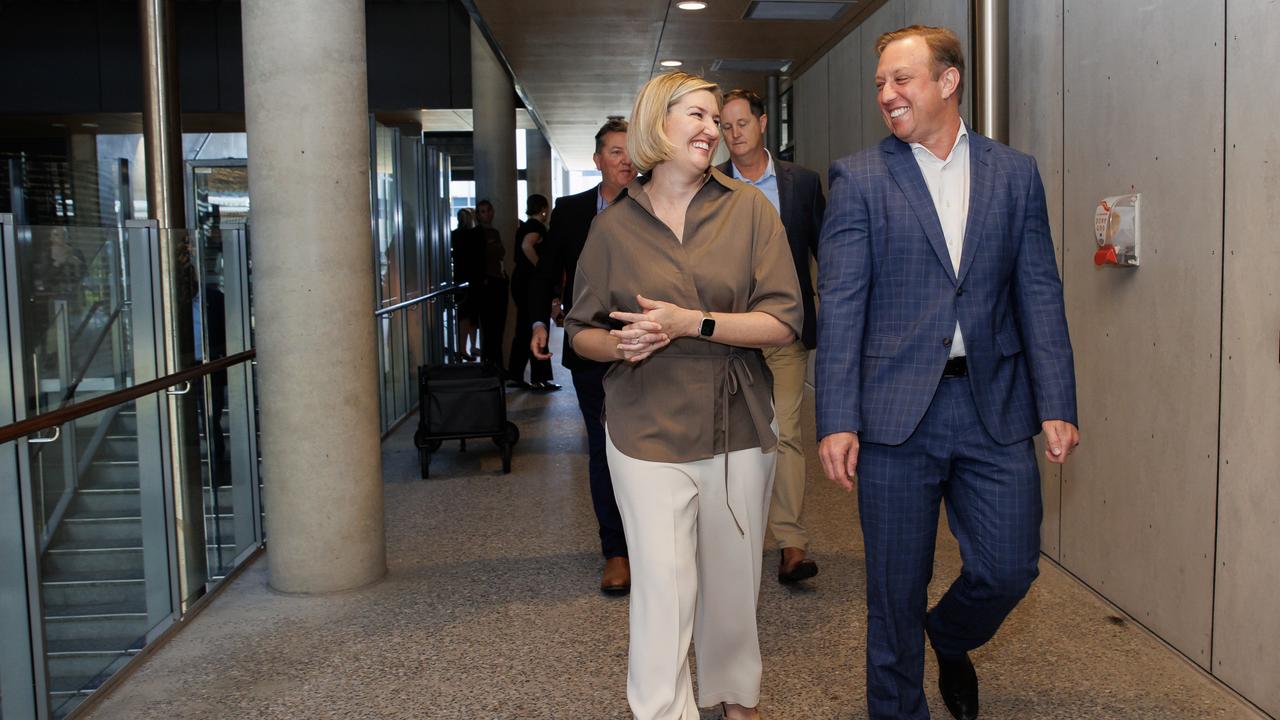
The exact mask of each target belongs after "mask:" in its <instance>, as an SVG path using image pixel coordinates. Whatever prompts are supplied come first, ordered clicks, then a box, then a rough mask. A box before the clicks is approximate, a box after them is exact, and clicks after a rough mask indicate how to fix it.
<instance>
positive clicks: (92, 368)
mask: <svg viewBox="0 0 1280 720" xmlns="http://www.w3.org/2000/svg"><path fill="white" fill-rule="evenodd" d="M0 239H2V240H3V242H2V243H0V250H2V251H3V252H0V279H2V280H3V293H0V319H2V320H3V322H4V323H5V327H4V328H3V331H0V345H2V348H0V349H2V352H0V365H2V367H0V375H7V376H9V377H10V378H11V379H12V382H11V384H10V385H9V388H8V392H7V394H5V395H4V397H3V398H0V400H2V402H0V426H6V433H8V434H7V435H6V438H7V439H6V440H4V441H0V633H3V636H4V637H5V638H6V642H4V643H0V645H3V649H2V650H0V673H3V677H0V686H3V687H4V689H5V694H4V695H3V696H0V708H3V710H4V712H5V713H6V715H9V714H13V713H14V712H16V714H14V715H13V716H15V717H27V716H37V715H38V716H41V717H45V716H47V717H52V718H61V717H64V716H65V715H66V714H67V713H69V712H70V711H72V710H73V709H74V708H75V707H76V706H78V704H79V703H80V702H81V701H83V699H84V698H85V697H86V696H87V695H89V694H91V693H92V692H93V691H94V690H95V689H96V688H98V687H100V686H101V684H102V683H103V682H104V681H105V680H106V679H107V678H109V677H111V675H112V674H114V673H115V672H116V671H117V670H119V669H120V668H121V667H122V666H124V665H125V664H126V663H128V662H129V661H130V660H131V659H132V658H133V657H134V656H136V655H137V653H138V652H139V651H140V649H141V648H143V647H144V646H145V645H146V643H147V642H149V641H150V640H151V639H153V638H155V637H156V636H157V635H158V634H159V633H160V632H161V630H162V629H163V628H165V627H166V626H167V625H169V624H170V623H172V622H173V621H174V619H176V618H177V617H179V616H180V614H181V613H182V612H184V611H185V609H186V607H187V603H189V602H190V601H191V600H193V599H195V598H196V597H198V596H199V595H200V594H202V593H203V592H205V591H206V590H207V588H208V587H209V585H210V584H212V583H214V582H217V581H218V580H220V579H221V578H223V577H224V576H225V575H226V574H227V573H228V572H229V571H230V570H231V569H232V568H234V567H235V566H236V564H238V563H240V562H243V561H244V560H245V559H246V558H247V557H248V556H249V554H250V553H251V552H252V551H253V550H255V549H256V548H257V547H258V546H259V544H260V543H261V539H262V514H261V513H262V508H261V500H260V495H259V481H258V478H259V467H260V462H259V458H258V454H257V432H256V427H257V418H256V407H257V402H256V397H255V391H254V383H253V368H252V366H251V363H250V362H249V361H248V358H249V356H245V355H243V353H244V352H245V351H247V350H249V349H251V348H252V313H251V311H250V303H249V278H248V246H247V238H246V233H245V231H244V229H243V228H235V229H231V230H224V232H223V233H222V235H221V237H220V240H219V242H217V243H214V242H209V241H206V242H202V243H188V242H187V237H186V234H185V233H184V232H171V233H168V234H167V235H166V234H165V233H162V232H160V231H157V230H156V229H155V228H154V226H146V225H136V226H131V227H127V228H125V229H123V230H117V229H115V228H110V229H102V228H48V227H24V226H18V225H15V224H13V223H12V219H11V217H9V216H5V215H0ZM162 247H166V248H172V249H173V250H174V255H175V257H174V258H173V261H172V262H169V263H162V262H161V257H160V248H162ZM164 272H169V273H171V275H172V277H173V278H174V280H173V281H172V282H166V283H162V282H161V281H160V280H161V275H162V273H164ZM165 288H167V289H168V292H167V293H165V292H164V289H165ZM166 303H167V304H166ZM166 313H168V314H166ZM182 320H185V324H186V327H185V328H183V327H182V325H183V324H184V323H183V322H182ZM197 340H198V341H199V342H197ZM166 353H169V354H170V356H169V358H168V359H166ZM228 355H241V357H238V358H228V359H221V360H220V358H227V356H228ZM174 356H176V357H174ZM198 362H199V363H218V362H220V363H222V365H223V366H225V369H215V368H209V369H208V370H203V369H201V368H195V371H194V372H189V375H190V377H191V378H192V380H191V382H190V383H187V382H186V381H184V380H180V379H179V380H175V382H172V383H170V382H168V380H169V378H168V377H165V375H166V374H167V372H166V370H175V369H182V368H191V367H192V366H194V365H195V364H196V363H198ZM228 363H230V364H228ZM159 378H163V379H159ZM188 388H189V390H188ZM111 393H119V395H118V396H116V395H113V396H112V397H103V396H104V395H107V394H111ZM86 403H89V404H90V405H88V407H86ZM108 404H110V406H107V405H108ZM171 406H172V407H176V408H177V409H178V411H177V412H176V413H175V412H171ZM55 412H56V413H59V415H58V416H57V420H55V421H54V422H53V423H50V422H45V423H43V424H41V425H40V427H43V428H44V429H42V430H39V431H38V432H36V433H35V434H27V433H29V432H31V431H28V430H18V429H17V428H15V427H13V423H19V422H23V421H29V422H34V423H38V422H39V421H40V419H41V418H42V417H44V418H48V417H49V416H50V414H51V413H55ZM55 423H57V424H55ZM25 427H30V426H25ZM175 449H176V450H177V456H176V457H175V456H174V450H175ZM10 639H13V640H14V642H9V640H10ZM24 656H25V657H24ZM23 673H26V675H25V677H23V678H19V679H18V680H17V682H18V683H19V684H17V685H16V686H15V685H14V684H12V683H13V682H15V680H14V679H13V678H14V677H16V676H18V675H22V674H23ZM14 687H17V688H19V689H23V688H30V689H31V690H32V692H31V694H30V695H29V696H27V699H26V701H25V702H27V704H28V707H22V706H21V703H20V701H21V700H22V697H21V696H22V693H17V694H15V693H12V692H10V690H11V689H13V688H14ZM32 702H34V703H35V705H34V706H31V705H30V703H32ZM15 707H17V708H19V709H18V710H16V711H15V710H14V708H15Z"/></svg>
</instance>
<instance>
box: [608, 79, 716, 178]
mask: <svg viewBox="0 0 1280 720" xmlns="http://www.w3.org/2000/svg"><path fill="white" fill-rule="evenodd" d="M699 90H706V91H707V92H709V93H711V95H712V97H714V98H715V99H716V110H717V111H718V110H719V109H720V104H721V102H722V101H721V99H720V86H719V85H716V84H715V83H713V82H711V81H709V80H706V79H704V78H700V77H698V76H697V75H690V74H689V73H686V72H680V71H679V70H674V71H672V72H665V73H662V74H661V75H658V76H657V77H654V78H653V79H651V80H650V81H649V82H647V83H645V84H644V87H642V88H640V94H639V95H637V96H636V105H635V107H634V108H632V110H631V128H630V130H629V131H628V132H627V155H630V156H631V164H632V165H634V166H635V168H636V170H637V171H639V172H642V173H643V172H649V171H650V170H652V169H653V167H654V166H655V165H657V164H658V163H661V162H664V161H666V160H670V159H671V157H672V155H673V154H674V153H675V151H676V148H675V145H673V144H672V143H671V140H670V139H669V138H668V137H667V134H666V133H665V132H663V131H662V125H663V123H664V122H665V121H666V119H667V111H668V110H670V109H671V106H672V105H675V104H676V103H677V102H679V101H680V98H682V97H684V96H685V95H688V94H689V93H691V92H697V91H699Z"/></svg>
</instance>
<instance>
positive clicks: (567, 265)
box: [529, 118, 636, 595]
mask: <svg viewBox="0 0 1280 720" xmlns="http://www.w3.org/2000/svg"><path fill="white" fill-rule="evenodd" d="M593 159H594V160H595V164H596V168H597V169H598V170H600V176H601V180H600V184H599V185H597V186H596V187H594V188H592V189H590V190H587V191H586V192H582V193H578V194H577V195H569V196H566V197H562V198H560V199H559V200H557V201H556V207H555V210H554V211H552V213H551V227H550V229H549V230H548V231H547V238H546V240H545V241H544V242H543V244H542V245H543V246H542V247H541V248H540V250H541V254H540V256H539V259H538V272H537V276H536V278H535V279H534V281H533V282H531V283H530V289H529V307H531V308H535V314H534V318H535V322H534V327H533V340H532V342H531V343H530V351H531V352H532V353H533V355H534V357H536V358H538V359H540V360H543V359H548V358H550V357H551V353H550V352H549V351H548V349H547V325H548V324H549V323H550V314H551V306H552V302H553V300H554V299H555V298H561V299H562V300H563V303H564V312H566V313H567V312H569V309H570V304H571V303H572V302H573V276H574V273H575V272H577V269H578V256H579V255H581V254H582V248H583V247H584V246H585V245H586V243H587V233H588V232H589V231H590V230H591V221H592V220H594V219H595V217H596V214H597V213H599V212H600V211H602V210H604V209H605V208H606V207H608V206H609V203H611V202H613V201H614V200H615V199H617V197H618V194H619V193H621V192H622V189H623V188H625V187H626V186H627V184H628V183H630V182H631V181H632V180H633V179H635V176H636V171H635V170H634V169H632V167H631V160H630V159H629V158H628V157H627V123H626V121H625V120H622V119H621V118H616V119H610V120H609V121H608V122H606V123H605V124H604V126H603V127H601V128H600V131H599V132H597V133H596V152H595V155H593ZM562 353H563V355H564V366H565V367H566V368H568V369H569V372H570V373H571V374H572V375H573V389H574V391H575V392H576V393H577V395H578V407H579V409H581V410H582V420H583V422H584V423H586V426H587V450H588V454H589V458H588V474H589V476H590V480H591V503H592V505H593V506H594V507H595V512H596V520H597V522H599V524H600V549H601V552H602V553H603V554H604V558H605V565H604V574H603V577H602V578H601V581H600V589H601V590H602V591H603V592H605V593H607V594H610V595H623V594H626V593H627V592H628V591H629V590H630V589H631V567H630V564H629V563H628V561H627V541H626V538H625V537H624V536H623V532H622V516H621V514H619V512H618V503H617V502H616V501H615V500H614V498H613V480H612V479H611V478H610V476H609V463H608V460H607V459H606V457H605V438H604V421H603V416H604V374H605V372H606V371H607V370H608V369H609V365H608V363H599V362H595V361H593V360H587V359H586V358H582V357H579V356H578V354H577V353H575V352H574V351H573V347H572V346H571V345H570V344H569V343H568V342H565V343H564V345H563V349H562Z"/></svg>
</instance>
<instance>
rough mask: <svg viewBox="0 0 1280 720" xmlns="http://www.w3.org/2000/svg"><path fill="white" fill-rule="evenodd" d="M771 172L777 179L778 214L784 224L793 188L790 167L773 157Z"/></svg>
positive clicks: (789, 210) (787, 217) (790, 203)
mask: <svg viewBox="0 0 1280 720" xmlns="http://www.w3.org/2000/svg"><path fill="white" fill-rule="evenodd" d="M773 173H774V177H775V178H777V180H778V215H780V216H782V224H783V225H786V224H787V221H788V220H789V219H790V217H789V215H788V213H790V212H791V205H792V202H791V201H792V197H791V196H792V191H793V190H795V187H794V183H792V180H793V178H792V177H791V168H790V167H789V166H786V165H783V164H782V163H781V162H780V161H778V160H777V159H775V160H774V161H773Z"/></svg>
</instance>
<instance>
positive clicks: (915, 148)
mask: <svg viewBox="0 0 1280 720" xmlns="http://www.w3.org/2000/svg"><path fill="white" fill-rule="evenodd" d="M961 140H964V141H965V143H966V144H967V143H968V142H969V129H968V128H966V127H965V126H964V120H961V121H960V129H959V130H956V141H955V142H954V143H951V152H949V153H947V159H946V160H942V159H940V158H939V157H938V156H937V155H934V154H933V153H932V152H931V151H930V150H929V148H927V147H925V146H924V145H922V144H921V143H911V152H912V153H914V154H915V155H916V157H920V152H924V153H926V154H927V155H928V156H929V157H931V158H933V159H934V160H936V161H938V162H940V163H943V164H946V163H947V162H949V161H950V160H951V158H953V157H955V156H956V148H958V147H960V141H961Z"/></svg>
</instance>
